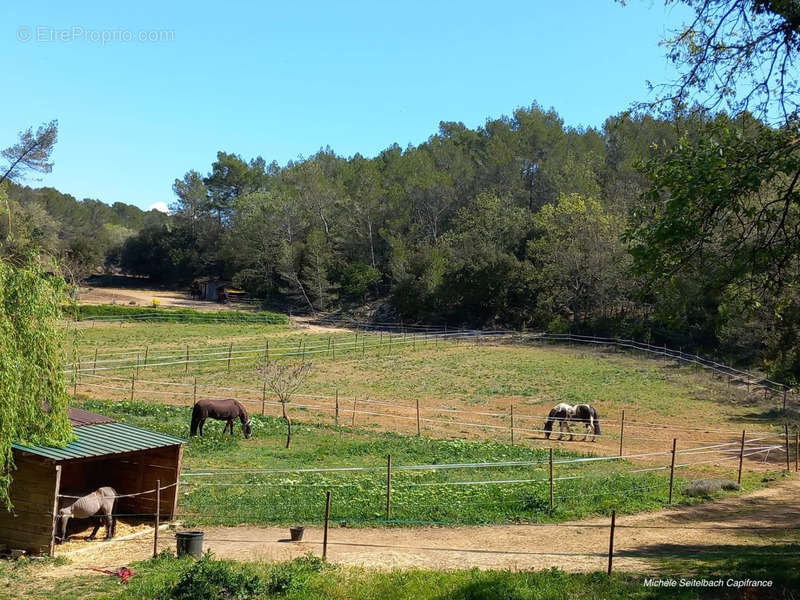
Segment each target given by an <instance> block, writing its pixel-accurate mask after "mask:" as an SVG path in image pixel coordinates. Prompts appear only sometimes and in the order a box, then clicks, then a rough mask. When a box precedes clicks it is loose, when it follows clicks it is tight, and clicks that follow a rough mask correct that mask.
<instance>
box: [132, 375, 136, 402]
mask: <svg viewBox="0 0 800 600" xmlns="http://www.w3.org/2000/svg"><path fill="white" fill-rule="evenodd" d="M135 387H136V373H131V402H133V392H134V388H135Z"/></svg>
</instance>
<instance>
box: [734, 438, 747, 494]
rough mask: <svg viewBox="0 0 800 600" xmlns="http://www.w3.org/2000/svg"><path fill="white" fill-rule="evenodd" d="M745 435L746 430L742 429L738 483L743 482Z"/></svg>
mask: <svg viewBox="0 0 800 600" xmlns="http://www.w3.org/2000/svg"><path fill="white" fill-rule="evenodd" d="M744 436H745V430H744V429H742V445H741V446H740V447H739V475H738V476H737V478H736V483H738V484H739V485H741V484H742V461H743V460H744Z"/></svg>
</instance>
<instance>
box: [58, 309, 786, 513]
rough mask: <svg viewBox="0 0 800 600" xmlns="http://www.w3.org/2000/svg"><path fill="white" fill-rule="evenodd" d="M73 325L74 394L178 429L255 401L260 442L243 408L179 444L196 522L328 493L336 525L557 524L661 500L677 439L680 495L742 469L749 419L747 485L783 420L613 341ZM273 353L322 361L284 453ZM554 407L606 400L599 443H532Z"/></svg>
mask: <svg viewBox="0 0 800 600" xmlns="http://www.w3.org/2000/svg"><path fill="white" fill-rule="evenodd" d="M73 336H74V338H73V343H74V347H77V348H78V350H77V352H76V353H75V355H74V364H75V367H76V368H77V367H80V368H79V371H80V374H79V377H78V378H77V379H76V380H75V381H74V387H75V390H76V391H77V392H78V397H79V398H81V399H83V404H82V406H84V407H85V408H88V409H90V410H94V411H97V412H101V413H105V414H113V415H115V416H116V417H117V418H119V419H121V420H125V421H128V422H131V423H133V424H137V425H142V426H144V427H148V428H151V429H156V430H160V431H164V432H165V433H171V434H175V435H179V436H185V437H188V433H189V432H188V425H189V413H190V406H191V405H192V403H193V402H194V401H195V400H199V399H202V398H205V397H210V398H224V397H235V398H237V399H239V400H240V401H242V402H244V403H245V405H246V406H247V408H248V410H249V411H250V414H251V416H253V426H254V438H253V439H251V440H246V441H245V440H242V439H241V434H240V428H239V425H238V423H237V425H236V432H237V435H236V436H234V438H230V437H229V436H222V435H220V434H219V431H220V430H221V428H222V424H221V423H213V422H209V424H207V429H206V432H207V433H206V437H204V438H202V439H199V438H194V439H192V440H191V441H190V442H189V443H188V444H187V447H186V456H185V461H184V476H183V478H182V487H181V500H180V511H181V518H182V519H184V520H185V521H186V522H188V523H197V524H205V525H236V524H242V523H246V524H255V525H263V524H277V523H281V524H292V523H298V522H302V523H318V522H319V520H320V518H321V515H322V512H323V511H322V501H323V498H324V491H325V490H326V489H330V490H332V492H333V498H334V500H333V506H334V510H333V513H332V519H333V520H334V521H335V522H339V523H342V524H345V525H347V526H359V525H364V526H366V525H375V524H379V525H403V524H405V525H421V524H431V523H434V524H486V523H519V522H558V521H564V520H567V519H575V518H581V517H587V516H592V515H602V514H609V513H610V511H611V510H612V508H613V509H615V510H617V511H619V512H620V513H621V514H623V513H634V512H640V511H645V510H652V509H656V508H659V507H662V506H664V505H666V503H667V501H668V498H669V490H668V488H669V477H668V471H669V469H670V462H671V459H672V458H673V457H672V455H671V451H670V450H671V445H672V440H673V438H676V437H677V438H680V440H681V444H680V446H679V447H678V448H679V450H678V453H677V454H676V456H675V458H676V460H675V461H673V462H675V465H676V467H675V476H674V481H673V487H674V494H673V495H674V498H673V502H674V503H675V504H691V503H695V502H698V501H701V500H703V499H704V498H702V497H696V496H695V497H690V496H688V495H686V494H685V493H684V490H685V487H686V484H687V483H688V482H689V481H690V480H692V479H695V478H700V477H715V476H720V477H725V478H727V479H734V480H735V479H736V467H737V459H738V454H739V452H740V439H741V429H740V428H744V427H746V428H747V429H748V431H749V432H750V433H749V434H748V436H747V444H746V446H745V452H744V458H743V462H744V463H745V465H746V467H745V470H744V478H743V482H742V483H743V486H744V489H746V490H748V489H749V490H752V489H754V488H756V487H759V486H761V485H762V483H761V478H762V475H763V471H765V470H766V471H769V470H779V469H780V465H781V464H782V462H781V461H782V460H783V457H782V456H781V455H780V452H779V451H775V448H776V447H777V446H779V444H780V438H779V437H776V431H775V430H773V429H771V428H770V426H769V424H768V423H767V422H766V421H760V420H759V419H760V418H762V417H763V416H764V414H762V413H768V411H769V410H770V406H771V403H773V402H774V399H773V398H766V399H764V398H763V397H762V396H758V395H753V394H750V395H748V394H747V393H746V391H744V390H740V389H736V388H735V387H732V386H730V385H728V384H727V383H725V382H720V381H717V380H714V379H713V378H711V377H710V376H709V375H707V374H705V373H703V372H697V371H696V370H693V369H691V368H687V367H685V366H681V365H677V364H674V363H669V362H664V361H662V360H651V359H647V358H642V357H640V356H636V355H633V354H630V353H625V352H620V351H616V350H611V349H605V348H597V347H589V348H586V347H578V348H576V347H568V346H559V345H551V344H542V343H517V342H516V341H515V340H514V339H513V338H512V339H510V338H508V337H502V338H500V337H494V338H493V337H490V336H485V337H479V338H473V337H468V336H460V335H458V334H457V333H456V334H453V332H450V333H449V334H448V335H447V336H441V335H440V336H425V335H422V334H414V333H400V334H398V333H392V334H389V333H377V332H353V331H342V330H324V329H322V328H319V327H311V328H298V327H296V326H294V327H293V326H287V325H262V324H245V323H214V324H208V323H205V324H203V323H191V324H187V323H121V324H120V323H100V322H98V323H94V324H93V325H92V326H89V327H87V324H86V323H83V324H82V326H81V327H80V328H76V329H75V330H74V331H73ZM267 357H269V359H270V360H301V359H305V360H311V361H313V364H314V368H313V371H312V373H311V375H310V376H309V378H308V380H307V381H306V382H305V384H304V386H303V388H302V389H301V390H300V391H299V392H298V393H297V394H296V395H295V396H294V398H293V399H292V401H291V402H290V403H289V404H288V408H289V413H290V415H291V416H292V419H293V421H294V422H295V427H294V432H293V446H292V447H291V448H290V449H288V450H287V449H284V448H283V447H282V444H281V442H280V439H281V438H282V437H283V436H284V435H285V433H284V431H285V424H284V422H283V421H282V420H280V419H279V418H278V416H279V415H280V405H279V403H278V402H277V401H276V398H274V397H272V396H271V394H269V393H268V392H267V390H266V386H265V385H264V384H263V383H262V380H261V375H260V373H259V370H258V369H259V367H260V366H261V365H263V363H264V360H265V359H266V358H267ZM559 402H568V403H581V402H584V403H589V404H592V405H594V406H595V407H597V409H598V411H599V413H600V415H601V424H602V428H603V429H602V434H601V435H600V436H599V437H598V441H597V442H589V441H586V442H584V441H580V440H581V438H582V436H581V435H578V436H577V437H576V439H575V440H574V441H571V442H570V441H567V440H566V439H565V440H564V441H559V440H558V439H557V436H553V438H552V439H551V440H544V439H543V435H542V431H541V428H542V424H543V421H544V418H545V415H546V414H547V412H548V410H549V408H550V407H551V406H553V405H554V404H556V403H559ZM512 407H513V408H512ZM512 410H514V411H515V412H514V417H513V418H512V415H511V412H512ZM623 410H624V411H626V414H627V416H626V419H627V421H626V422H625V424H624V426H623V422H622V411H623ZM745 420H749V421H750V422H749V423H747V425H742V424H741V423H742V421H745ZM754 423H755V424H754ZM577 429H578V428H576V432H577ZM623 429H624V430H625V431H624V433H625V435H626V436H627V437H625V441H624V448H622V445H621V444H620V439H619V438H620V435H621V434H623ZM416 434H419V435H416ZM550 449H553V457H554V459H553V461H554V467H553V480H554V483H553V492H552V495H553V501H552V507H551V501H550V494H551V492H550V474H549V454H548V453H549V451H550ZM620 449H622V450H623V452H622V454H623V455H624V458H622V459H620V458H618V455H619V454H620ZM389 454H391V455H392V461H393V465H394V470H393V473H392V475H391V477H392V482H391V492H390V494H389V495H390V504H391V509H390V510H387V508H386V503H387V498H386V496H387V491H386V490H387V481H386V480H387V460H388V455H389ZM602 457H607V458H603V459H602V460H601V458H602ZM497 463H502V464H500V465H498V464H497ZM754 471H758V474H755V473H754Z"/></svg>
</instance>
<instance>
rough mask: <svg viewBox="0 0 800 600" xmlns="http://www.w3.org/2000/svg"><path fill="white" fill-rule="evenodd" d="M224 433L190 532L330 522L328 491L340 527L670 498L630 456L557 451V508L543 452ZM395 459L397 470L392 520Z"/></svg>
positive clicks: (537, 517) (376, 435)
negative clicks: (589, 458)
mask: <svg viewBox="0 0 800 600" xmlns="http://www.w3.org/2000/svg"><path fill="white" fill-rule="evenodd" d="M81 406H82V407H83V408H86V409H89V410H92V411H96V412H100V413H105V414H110V413H111V412H112V411H113V413H114V414H115V415H116V416H117V417H118V418H119V419H120V420H123V421H125V422H128V423H130V424H133V425H138V426H141V427H146V428H148V429H153V430H157V431H162V432H164V433H169V434H172V435H178V436H181V435H182V436H187V437H188V422H189V420H188V419H189V411H190V409H189V408H188V407H179V406H165V405H154V404H145V403H140V402H134V403H130V402H128V401H122V402H117V403H110V402H105V401H96V400H87V401H85V402H83V403H82V404H81ZM221 427H222V425H221V423H213V422H211V421H209V423H208V424H207V430H206V435H205V436H204V437H203V438H199V437H195V438H192V439H191V440H190V441H189V443H188V444H187V445H186V447H185V453H184V463H183V464H184V468H183V477H182V484H181V497H180V500H179V518H180V519H181V520H183V521H185V522H186V523H187V524H189V525H192V524H202V525H239V524H255V525H264V524H286V525H292V524H297V523H303V524H314V523H320V522H321V520H322V516H323V513H324V510H323V506H324V499H325V490H328V489H329V490H332V494H333V496H332V497H333V501H332V506H333V511H332V519H333V521H334V522H338V523H340V524H342V525H346V526H373V525H389V526H397V525H411V526H414V525H422V524H451V525H469V524H488V523H521V522H532V523H537V522H559V521H565V520H572V519H577V518H582V517H588V516H594V515H607V514H610V512H611V509H612V508H614V509H616V510H617V511H618V512H619V513H620V514H622V513H634V512H639V511H643V510H653V509H656V508H661V507H663V506H665V505H666V501H667V493H668V484H669V482H668V480H667V479H666V478H665V476H664V473H663V472H643V473H629V472H628V471H630V470H632V468H633V467H632V464H631V463H630V462H629V461H624V460H623V461H611V462H602V463H596V462H570V461H571V460H572V459H581V458H584V457H585V456H586V455H584V454H583V453H579V452H575V451H570V450H569V449H560V448H559V449H557V450H556V451H555V452H554V463H555V464H554V479H555V482H554V487H555V491H554V506H553V509H552V510H551V509H550V507H549V478H548V467H549V463H548V451H547V449H544V448H531V447H526V446H522V445H516V446H511V445H510V444H501V443H497V442H486V441H464V440H439V439H432V438H428V437H409V436H402V435H397V434H393V433H387V432H375V431H370V430H365V429H360V428H357V429H355V430H354V429H351V428H341V427H340V428H335V427H331V426H328V425H308V424H301V425H299V426H298V427H297V429H296V432H295V435H296V441H295V443H294V444H293V445H292V447H291V448H289V449H288V450H287V449H285V448H284V447H283V444H282V439H283V436H284V425H283V423H282V422H281V421H280V420H279V419H277V418H274V417H261V416H259V415H256V416H254V417H253V438H251V439H250V440H244V439H242V437H241V435H240V434H239V427H238V425H237V427H236V429H237V435H236V436H234V437H231V436H229V435H223V434H221V433H220V430H221ZM388 454H391V455H392V459H393V465H394V467H393V478H392V512H391V516H390V518H387V516H386V508H385V507H386V462H387V460H386V457H387V455H388ZM496 463H505V465H502V466H501V465H498V466H495V465H496ZM419 465H427V468H419ZM451 465H460V466H459V467H453V466H451ZM480 465H485V466H480ZM406 466H413V467H414V468H413V469H408V470H406V469H405V468H404V467H406ZM439 466H446V468H437V467H439ZM327 469H331V470H327ZM710 469H712V468H710V467H704V468H703V471H702V472H705V473H709V472H711V470H710ZM695 472H696V471H695ZM687 481H688V480H687V478H686V476H685V475H684V474H683V473H682V471H679V474H678V476H677V477H676V481H675V499H674V502H675V503H676V504H692V503H696V502H698V501H702V500H703V498H697V497H690V496H688V495H686V494H685V493H684V489H685V487H686V483H687ZM760 481H761V475H760V474H759V475H753V474H747V475H746V477H745V479H744V481H743V484H744V488H745V489H747V490H752V489H756V488H758V487H760V486H761V485H763V484H761V483H760Z"/></svg>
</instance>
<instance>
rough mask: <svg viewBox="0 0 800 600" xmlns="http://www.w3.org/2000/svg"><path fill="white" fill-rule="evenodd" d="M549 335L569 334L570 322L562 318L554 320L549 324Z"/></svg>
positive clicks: (558, 317)
mask: <svg viewBox="0 0 800 600" xmlns="http://www.w3.org/2000/svg"><path fill="white" fill-rule="evenodd" d="M546 329H547V333H569V322H568V321H567V320H566V319H565V318H564V317H562V316H557V317H555V318H553V319H552V320H551V321H550V322H549V323H548V324H547V327H546Z"/></svg>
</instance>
